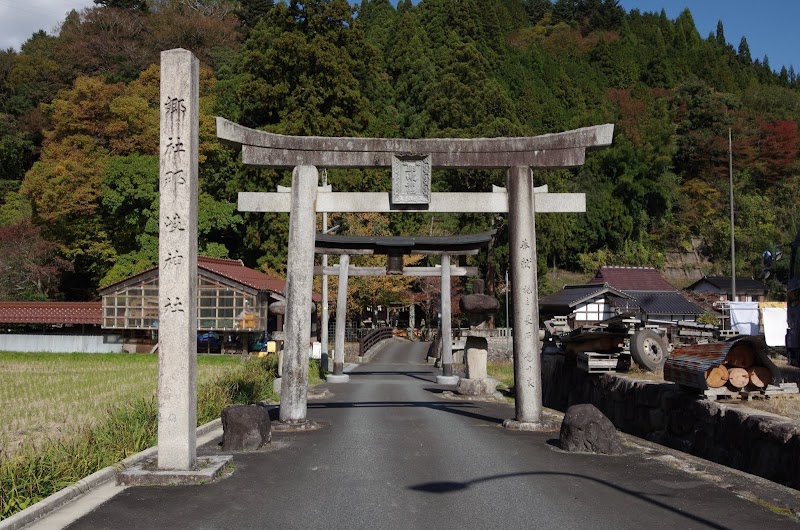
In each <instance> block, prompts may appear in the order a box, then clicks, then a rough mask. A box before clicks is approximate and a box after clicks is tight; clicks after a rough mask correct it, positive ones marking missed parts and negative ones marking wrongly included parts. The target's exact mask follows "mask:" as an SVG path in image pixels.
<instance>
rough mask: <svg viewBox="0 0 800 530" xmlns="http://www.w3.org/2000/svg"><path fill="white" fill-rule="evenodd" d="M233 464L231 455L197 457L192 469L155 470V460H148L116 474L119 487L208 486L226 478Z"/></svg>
mask: <svg viewBox="0 0 800 530" xmlns="http://www.w3.org/2000/svg"><path fill="white" fill-rule="evenodd" d="M232 464H233V457H232V456H231V455H218V456H199V457H197V464H196V465H195V468H194V469H189V470H185V471H184V470H177V469H156V460H155V459H148V460H145V461H143V462H140V463H138V464H136V465H133V466H131V467H129V468H127V469H125V470H123V471H120V472H119V473H118V474H117V485H119V486H183V485H190V484H191V485H193V484H209V483H211V482H214V481H215V480H217V479H219V478H221V477H224V476H226V470H228V469H229V466H231V465H232Z"/></svg>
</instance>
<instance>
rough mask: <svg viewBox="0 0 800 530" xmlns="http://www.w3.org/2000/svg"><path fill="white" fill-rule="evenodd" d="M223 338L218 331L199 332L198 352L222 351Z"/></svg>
mask: <svg viewBox="0 0 800 530" xmlns="http://www.w3.org/2000/svg"><path fill="white" fill-rule="evenodd" d="M221 352H222V339H220V337H219V334H218V333H217V332H216V331H198V332H197V353H221Z"/></svg>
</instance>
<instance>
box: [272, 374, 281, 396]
mask: <svg viewBox="0 0 800 530" xmlns="http://www.w3.org/2000/svg"><path fill="white" fill-rule="evenodd" d="M272 391H273V392H275V393H276V394H278V395H279V396H280V395H281V378H280V377H276V378H275V379H274V380H273V381H272Z"/></svg>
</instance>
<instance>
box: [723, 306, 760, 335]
mask: <svg viewBox="0 0 800 530" xmlns="http://www.w3.org/2000/svg"><path fill="white" fill-rule="evenodd" d="M728 305H729V307H730V310H731V329H733V330H736V332H737V333H739V334H740V335H758V302H730V303H729V304H728Z"/></svg>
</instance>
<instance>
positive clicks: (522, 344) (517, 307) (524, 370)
mask: <svg viewBox="0 0 800 530" xmlns="http://www.w3.org/2000/svg"><path fill="white" fill-rule="evenodd" d="M507 180H508V182H507V187H508V226H509V232H510V234H509V239H510V241H509V247H510V249H509V250H510V253H511V294H512V297H513V300H514V338H513V340H514V386H515V388H516V394H517V395H516V405H515V407H516V418H515V419H514V420H506V421H505V422H504V423H503V425H504V426H506V427H508V428H511V429H520V430H536V429H539V428H540V427H541V425H542V384H541V383H542V370H541V361H540V359H539V295H538V288H537V277H536V216H535V212H534V209H535V205H534V193H533V177H532V175H531V170H530V168H528V167H512V168H510V169H509V170H508V179H507Z"/></svg>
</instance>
